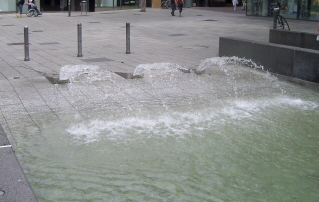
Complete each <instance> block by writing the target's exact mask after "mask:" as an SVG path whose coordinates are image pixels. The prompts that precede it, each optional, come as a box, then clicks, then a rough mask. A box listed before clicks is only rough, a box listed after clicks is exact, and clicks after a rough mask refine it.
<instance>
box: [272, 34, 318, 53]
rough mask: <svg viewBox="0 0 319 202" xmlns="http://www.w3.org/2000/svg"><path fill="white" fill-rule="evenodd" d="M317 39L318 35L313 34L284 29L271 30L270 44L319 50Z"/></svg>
mask: <svg viewBox="0 0 319 202" xmlns="http://www.w3.org/2000/svg"><path fill="white" fill-rule="evenodd" d="M316 38H317V35H316V34H312V33H306V32H294V31H287V30H283V29H271V30H269V43H275V44H281V45H288V46H295V47H300V48H308V49H313V50H319V41H316Z"/></svg>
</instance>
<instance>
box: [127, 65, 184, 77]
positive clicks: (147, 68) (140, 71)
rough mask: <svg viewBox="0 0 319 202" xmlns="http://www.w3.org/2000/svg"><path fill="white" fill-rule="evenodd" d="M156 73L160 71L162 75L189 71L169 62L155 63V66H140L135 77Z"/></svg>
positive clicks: (135, 71) (135, 72)
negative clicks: (146, 72)
mask: <svg viewBox="0 0 319 202" xmlns="http://www.w3.org/2000/svg"><path fill="white" fill-rule="evenodd" d="M154 70H155V71H156V70H160V71H161V72H162V73H164V72H166V73H167V72H177V71H181V70H187V69H186V68H184V67H182V66H180V65H178V64H174V63H168V62H163V63H153V64H140V65H138V66H137V67H136V68H135V70H134V73H133V75H134V76H140V75H143V74H144V72H145V71H148V72H150V71H154Z"/></svg>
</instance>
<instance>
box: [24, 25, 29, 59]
mask: <svg viewBox="0 0 319 202" xmlns="http://www.w3.org/2000/svg"><path fill="white" fill-rule="evenodd" d="M24 61H30V58H29V29H28V26H25V27H24Z"/></svg>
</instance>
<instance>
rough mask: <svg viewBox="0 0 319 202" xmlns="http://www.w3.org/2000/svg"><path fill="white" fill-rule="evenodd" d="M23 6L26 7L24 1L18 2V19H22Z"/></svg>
mask: <svg viewBox="0 0 319 202" xmlns="http://www.w3.org/2000/svg"><path fill="white" fill-rule="evenodd" d="M23 5H24V0H20V1H18V2H17V6H18V9H19V11H18V13H17V15H16V16H17V17H22V8H23Z"/></svg>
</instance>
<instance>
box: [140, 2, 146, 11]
mask: <svg viewBox="0 0 319 202" xmlns="http://www.w3.org/2000/svg"><path fill="white" fill-rule="evenodd" d="M141 7H142V8H141V12H146V0H142V1H141Z"/></svg>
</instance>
